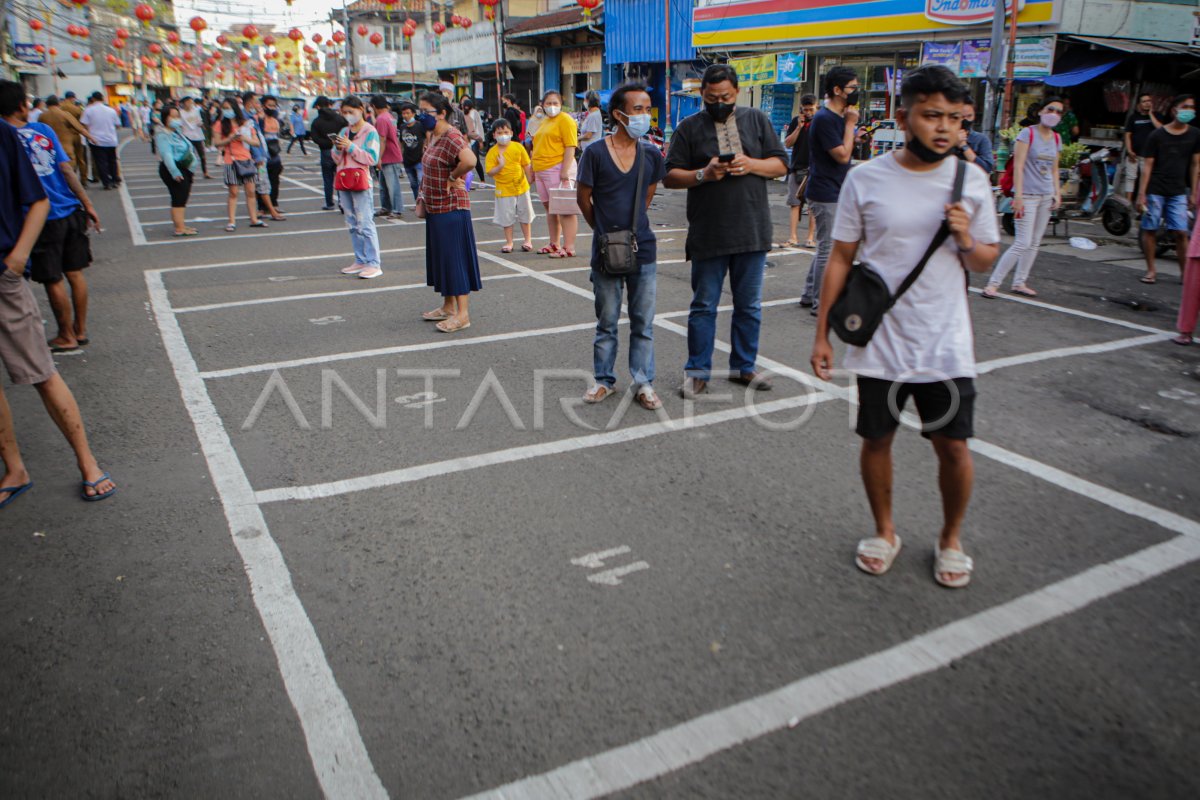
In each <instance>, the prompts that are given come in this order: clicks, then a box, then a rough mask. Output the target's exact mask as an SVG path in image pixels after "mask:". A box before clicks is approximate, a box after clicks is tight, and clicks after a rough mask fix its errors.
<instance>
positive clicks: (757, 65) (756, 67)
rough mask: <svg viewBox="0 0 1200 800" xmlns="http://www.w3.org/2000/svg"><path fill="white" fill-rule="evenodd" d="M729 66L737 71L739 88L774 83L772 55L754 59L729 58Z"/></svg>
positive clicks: (773, 59) (773, 56) (773, 60)
mask: <svg viewBox="0 0 1200 800" xmlns="http://www.w3.org/2000/svg"><path fill="white" fill-rule="evenodd" d="M729 66H731V67H733V68H734V69H735V70H737V76H738V85H739V86H765V85H766V84H769V83H776V79H775V74H776V73H775V54H774V53H771V54H770V55H765V56H755V57H754V58H731V59H730V60H729Z"/></svg>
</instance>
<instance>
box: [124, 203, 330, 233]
mask: <svg viewBox="0 0 1200 800" xmlns="http://www.w3.org/2000/svg"><path fill="white" fill-rule="evenodd" d="M190 207H191V206H189V208H190ZM328 213H329V212H328V211H288V212H286V216H287V217H288V218H289V219H291V218H292V217H307V216H311V215H312V214H328ZM188 221H189V222H220V221H221V220H219V219H204V218H203V217H197V218H194V219H191V220H188ZM172 224H174V223H173V222H171V220H169V219H164V220H162V221H160V222H143V223H142V227H143V228H149V227H150V226H152V225H172Z"/></svg>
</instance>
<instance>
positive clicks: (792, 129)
mask: <svg viewBox="0 0 1200 800" xmlns="http://www.w3.org/2000/svg"><path fill="white" fill-rule="evenodd" d="M816 113H817V97H816V95H812V94H806V95H804V96H803V97H801V98H800V114H799V115H798V116H795V117H792V121H791V123H789V124H788V127H787V136H786V138H784V140H783V146H784V147H790V148H792V163H791V166H790V167H789V170H788V182H787V204H788V209H789V210H790V212H791V229H790V235H789V236H788V240H787V241H786V242H785V243H784V244H785V246H787V247H795V246H796V245H798V244H799V243H800V239H799V236H800V235H799V233H797V232H796V229H797V228H798V227H799V225H800V214H801V212H803V211H804V182H805V180H807V179H808V160H809V159H808V150H809V147H808V142H809V140H808V128H809V126H810V125H811V124H812V118H813V115H814V114H816ZM816 225H817V222H816V220H814V219H813V216H812V214H809V215H808V240H807V241H805V243H804V246H805V247H813V246H814V242H813V232H814V231H815V230H816Z"/></svg>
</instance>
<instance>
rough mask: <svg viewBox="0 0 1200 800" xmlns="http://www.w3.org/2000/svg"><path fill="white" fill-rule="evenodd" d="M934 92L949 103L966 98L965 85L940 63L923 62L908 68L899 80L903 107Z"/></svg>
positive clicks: (958, 101)
mask: <svg viewBox="0 0 1200 800" xmlns="http://www.w3.org/2000/svg"><path fill="white" fill-rule="evenodd" d="M935 94H940V95H941V96H942V97H944V98H946V99H947V100H948V101H950V102H951V103H961V102H963V101H964V100H965V99H966V98H967V85H966V84H965V83H963V82H962V81H961V80H959V79H958V76H957V75H955V74H954V73H953V72H951V71H950V69H949V67H946V66H943V65H942V64H923V65H922V66H919V67H917V68H916V69H914V70H909V71H908V72H907V73H906V74H905V75H904V80H902V81H901V82H900V105H901V106H902V107H904V108H911V107H912V105H913V103H919V102H920V101H921V100H922V99H924V98H926V97H932V96H933V95H935Z"/></svg>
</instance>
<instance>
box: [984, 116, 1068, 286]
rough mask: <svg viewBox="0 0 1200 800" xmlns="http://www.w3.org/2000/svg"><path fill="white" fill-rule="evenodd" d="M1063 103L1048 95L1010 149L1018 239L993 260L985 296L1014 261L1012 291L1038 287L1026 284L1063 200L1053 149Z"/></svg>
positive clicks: (1059, 142)
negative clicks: (1036, 118)
mask: <svg viewBox="0 0 1200 800" xmlns="http://www.w3.org/2000/svg"><path fill="white" fill-rule="evenodd" d="M1062 112H1063V104H1062V101H1061V100H1059V99H1058V98H1057V97H1051V98H1049V99H1048V100H1047V101H1046V102H1045V103H1044V104H1043V105H1042V110H1041V112H1040V113H1041V116H1040V118H1039V122H1038V124H1037V125H1034V126H1032V127H1029V128H1026V129H1025V130H1023V131H1021V135H1020V136H1018V137H1017V141H1016V149H1015V150H1014V151H1013V156H1012V157H1013V159H1014V161H1013V201H1012V207H1013V216H1014V217H1016V220H1015V221H1016V225H1017V238H1016V241H1014V242H1013V243H1012V246H1011V247H1009V248H1008V250H1006V251H1005V252H1004V255H1003V256H1001V257H1000V260H999V261H998V262H997V263H996V268H995V270H993V271H992V277H991V278H989V279H988V285H987V288H986V289H984V290H983V296H984V297H995V296H996V291H997V289H999V288H1000V284H1002V283H1004V279H1005V277H1007V276H1008V273H1009V271H1010V270H1011V269H1012V268H1013V267H1014V266H1015V267H1016V268H1017V274H1016V275H1015V276H1013V285H1012V291H1013V294H1020V295H1024V296H1026V297H1037V292H1035V291H1034V290H1033V289H1030V288H1029V286H1028V284H1027V283H1026V281H1027V280H1029V271H1030V270H1032V269H1033V262H1034V261H1035V260H1036V259H1037V254H1038V248H1039V247H1041V244H1042V236H1044V235H1045V233H1046V226H1047V225H1048V224H1050V212H1051V211H1052V210H1054V209H1056V208H1058V207H1059V206H1061V205H1062V189H1061V187H1060V186H1059V183H1058V154H1059V152H1060V151H1061V150H1062V139H1061V138H1060V137H1059V135H1058V133H1057V132H1055V130H1054V126H1056V125H1057V124H1058V123H1059V122H1061V121H1062Z"/></svg>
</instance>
